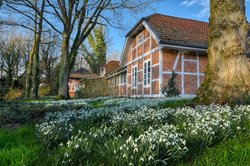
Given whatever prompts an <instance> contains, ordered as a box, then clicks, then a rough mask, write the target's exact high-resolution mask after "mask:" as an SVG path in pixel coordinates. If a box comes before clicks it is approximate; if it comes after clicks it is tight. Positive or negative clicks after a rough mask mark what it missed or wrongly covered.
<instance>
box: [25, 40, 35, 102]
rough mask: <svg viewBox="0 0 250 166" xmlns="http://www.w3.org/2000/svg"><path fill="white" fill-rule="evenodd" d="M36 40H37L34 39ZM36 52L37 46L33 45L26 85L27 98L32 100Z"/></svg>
mask: <svg viewBox="0 0 250 166" xmlns="http://www.w3.org/2000/svg"><path fill="white" fill-rule="evenodd" d="M34 40H36V39H34ZM34 52H35V45H33V48H32V51H31V53H30V54H29V61H28V66H27V69H26V83H25V98H30V91H31V86H32V79H31V78H32V68H33V57H34Z"/></svg>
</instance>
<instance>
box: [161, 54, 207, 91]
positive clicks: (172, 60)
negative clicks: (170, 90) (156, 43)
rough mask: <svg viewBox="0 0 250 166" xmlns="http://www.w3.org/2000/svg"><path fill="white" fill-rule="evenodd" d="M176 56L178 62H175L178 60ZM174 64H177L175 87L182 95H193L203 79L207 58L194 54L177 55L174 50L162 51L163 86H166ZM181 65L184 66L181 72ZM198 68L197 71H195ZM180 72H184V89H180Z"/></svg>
mask: <svg viewBox="0 0 250 166" xmlns="http://www.w3.org/2000/svg"><path fill="white" fill-rule="evenodd" d="M177 55H179V60H178V62H176V61H177V59H178V58H177ZM198 60H199V61H198ZM174 64H177V65H176V69H175V72H176V73H177V78H176V86H177V87H178V88H179V89H180V91H181V92H184V94H195V93H196V90H197V88H198V86H199V85H201V84H202V82H203V80H204V78H205V76H204V70H205V66H206V64H207V56H204V55H198V57H197V54H196V53H195V52H184V53H182V52H181V53H180V54H179V53H178V52H177V51H174V50H164V51H163V72H165V74H163V84H167V82H168V79H169V77H170V74H171V72H172V70H173V67H174ZM182 64H183V65H184V69H183V70H182ZM198 65H199V66H198ZM198 67H199V71H197V68H198ZM182 71H184V73H183V81H184V82H183V85H184V88H182ZM198 72H199V74H198ZM198 83H199V84H198Z"/></svg>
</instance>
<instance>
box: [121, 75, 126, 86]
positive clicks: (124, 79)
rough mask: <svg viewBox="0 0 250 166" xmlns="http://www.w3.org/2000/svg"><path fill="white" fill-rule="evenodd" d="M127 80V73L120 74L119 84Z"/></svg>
mask: <svg viewBox="0 0 250 166" xmlns="http://www.w3.org/2000/svg"><path fill="white" fill-rule="evenodd" d="M126 82H127V75H126V74H122V75H121V82H120V83H121V84H125V83H126Z"/></svg>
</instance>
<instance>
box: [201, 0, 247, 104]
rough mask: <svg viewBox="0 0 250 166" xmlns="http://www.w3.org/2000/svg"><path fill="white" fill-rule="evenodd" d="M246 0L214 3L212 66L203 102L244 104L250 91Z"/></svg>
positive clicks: (211, 20)
mask: <svg viewBox="0 0 250 166" xmlns="http://www.w3.org/2000/svg"><path fill="white" fill-rule="evenodd" d="M248 28H249V26H248V24H247V21H246V17H245V0H223V1H222V0H210V21H209V43H208V67H207V70H206V79H205V81H204V83H203V84H202V86H201V88H200V89H199V90H198V92H197V100H198V102H201V103H220V104H225V103H234V104H239V103H242V102H244V97H245V96H246V95H247V94H248V93H249V90H250V67H249V62H248V59H247V57H246V50H247V36H248Z"/></svg>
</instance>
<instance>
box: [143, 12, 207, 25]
mask: <svg viewBox="0 0 250 166" xmlns="http://www.w3.org/2000/svg"><path fill="white" fill-rule="evenodd" d="M155 15H160V16H164V17H172V18H177V19H182V20H189V21H197V22H202V23H208V22H206V21H200V20H195V19H190V18H183V17H177V16H172V15H166V14H162V13H153V14H150V15H148V16H147V17H145V18H148V19H149V18H151V17H153V16H155Z"/></svg>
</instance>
